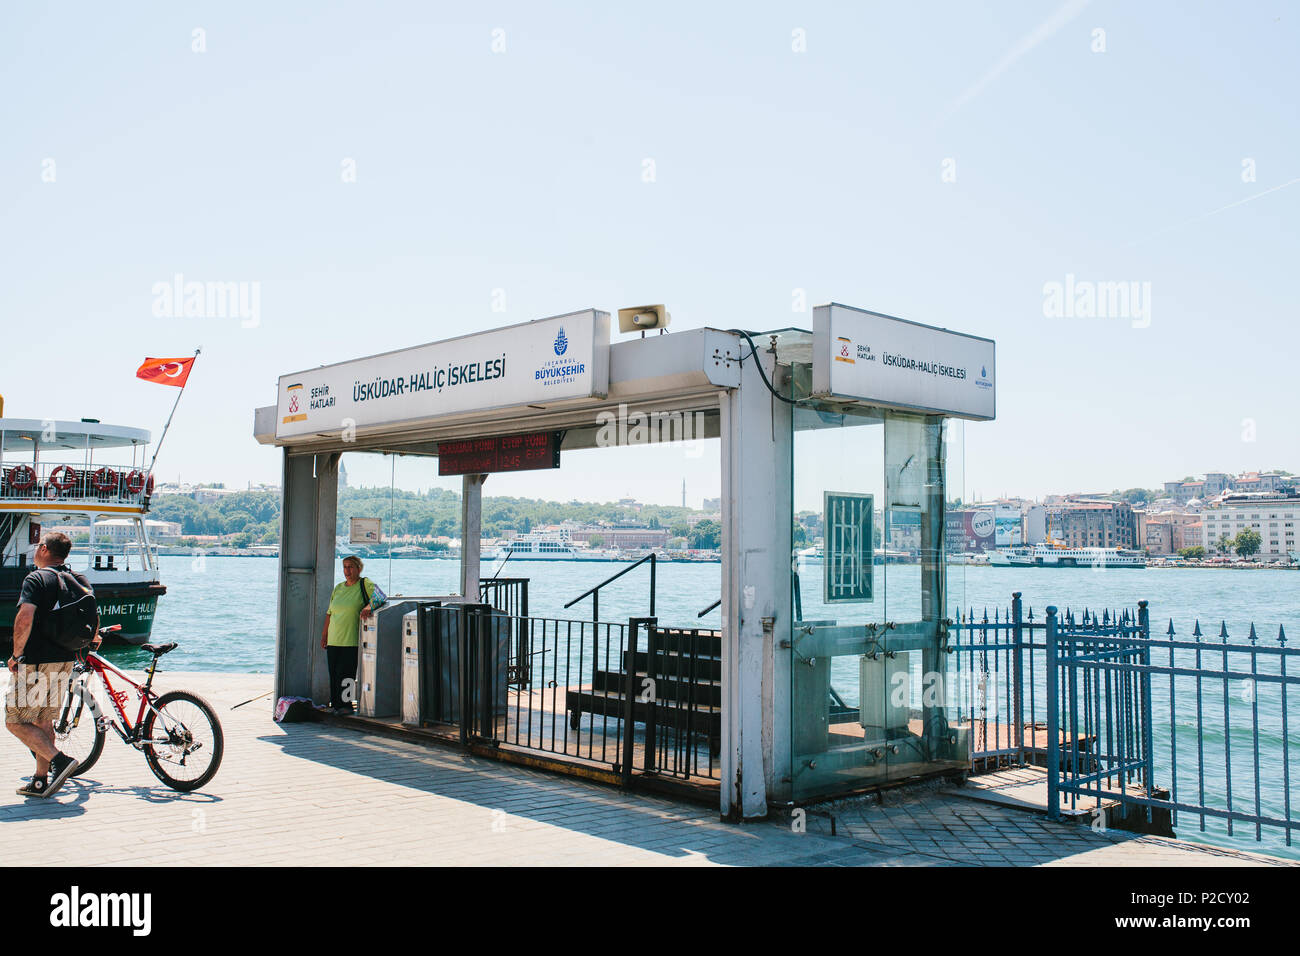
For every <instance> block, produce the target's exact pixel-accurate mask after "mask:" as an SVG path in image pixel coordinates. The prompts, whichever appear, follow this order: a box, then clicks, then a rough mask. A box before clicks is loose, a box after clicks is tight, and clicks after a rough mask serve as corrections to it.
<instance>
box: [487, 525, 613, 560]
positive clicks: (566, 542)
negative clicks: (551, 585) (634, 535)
mask: <svg viewBox="0 0 1300 956" xmlns="http://www.w3.org/2000/svg"><path fill="white" fill-rule="evenodd" d="M485 557H486V555H485ZM506 557H509V558H510V559H511V560H512V561H610V560H613V558H612V556H611V555H610V554H609V553H607V552H605V551H602V550H599V549H596V548H580V547H578V546H577V545H576V544H574V542H573V537H572V536H571V535H570V534H569V532H568V531H567V530H565V529H563V528H562V529H560V530H558V531H530V532H529V533H528V534H521V535H520V536H519V537H517V538H514V539H512V540H510V541H507V542H506V543H505V544H503V545H501V546H500V547H498V548H497V550H496V552H495V553H494V554H493V555H492V557H491V559H490V560H501V559H503V558H506Z"/></svg>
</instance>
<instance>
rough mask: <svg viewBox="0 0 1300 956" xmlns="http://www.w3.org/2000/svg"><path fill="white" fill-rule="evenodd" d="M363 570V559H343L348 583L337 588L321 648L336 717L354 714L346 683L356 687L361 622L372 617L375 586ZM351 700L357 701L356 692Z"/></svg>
mask: <svg viewBox="0 0 1300 956" xmlns="http://www.w3.org/2000/svg"><path fill="white" fill-rule="evenodd" d="M361 568H362V564H361V559H360V558H358V557H356V556H355V555H348V556H347V557H346V558H344V559H343V577H344V581H343V583H342V584H336V585H335V586H334V593H333V594H331V595H330V606H329V608H328V609H327V610H326V612H325V627H324V629H323V630H322V631H321V635H320V646H321V647H323V648H324V649H325V654H326V656H327V658H328V661H329V669H330V707H332V708H333V709H334V713H336V714H350V713H352V701H351V700H345V699H344V687H343V682H344V681H346V680H351V681H352V682H353V685H354V686H355V684H356V678H357V644H358V634H359V632H360V630H361V621H362V620H364V619H365V618H368V617H370V615H371V613H372V609H371V601H372V600H373V599H374V594H375V585H374V584H373V583H372V582H371V581H370V579H369V578H362V577H361ZM349 696H351V697H355V696H356V695H355V692H354V693H353V694H351V695H349Z"/></svg>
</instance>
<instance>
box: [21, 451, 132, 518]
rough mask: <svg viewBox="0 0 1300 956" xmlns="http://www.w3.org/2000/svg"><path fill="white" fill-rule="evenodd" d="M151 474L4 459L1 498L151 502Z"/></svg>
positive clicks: (78, 502)
mask: <svg viewBox="0 0 1300 956" xmlns="http://www.w3.org/2000/svg"><path fill="white" fill-rule="evenodd" d="M152 486H153V482H152V475H151V474H150V473H149V472H147V471H145V470H144V469H143V468H131V467H127V466H115V465H94V464H92V465H90V466H87V465H86V464H85V463H84V462H83V463H79V464H72V463H67V462H55V461H50V462H39V463H37V464H34V465H33V464H30V463H25V462H18V463H10V462H5V463H4V464H3V465H2V466H0V500H5V501H18V500H21V501H41V502H47V503H48V502H54V501H58V502H65V503H67V504H70V505H71V504H76V505H78V506H85V505H92V504H106V505H134V506H136V507H143V506H145V505H147V504H148V502H149V498H150V497H151V495H152V493H153V487H152Z"/></svg>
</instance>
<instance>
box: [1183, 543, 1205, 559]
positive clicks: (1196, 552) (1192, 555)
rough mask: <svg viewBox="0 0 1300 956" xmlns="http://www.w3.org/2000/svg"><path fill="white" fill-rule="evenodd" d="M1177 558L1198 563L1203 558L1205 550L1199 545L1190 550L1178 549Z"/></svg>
mask: <svg viewBox="0 0 1300 956" xmlns="http://www.w3.org/2000/svg"><path fill="white" fill-rule="evenodd" d="M1178 556H1179V557H1182V558H1189V559H1190V560H1193V561H1199V560H1200V559H1201V558H1203V557H1205V549H1204V548H1203V547H1201V546H1200V545H1199V544H1198V545H1195V546H1194V547H1191V548H1179V549H1178Z"/></svg>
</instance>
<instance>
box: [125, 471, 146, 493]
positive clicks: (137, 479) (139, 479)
mask: <svg viewBox="0 0 1300 956" xmlns="http://www.w3.org/2000/svg"><path fill="white" fill-rule="evenodd" d="M126 490H127V491H128V492H129V493H131V494H133V495H138V494H139V493H140V492H142V491H144V472H142V471H141V470H140V469H139V468H135V469H133V470H132V471H131V473H130V474H129V475H127V476H126Z"/></svg>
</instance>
